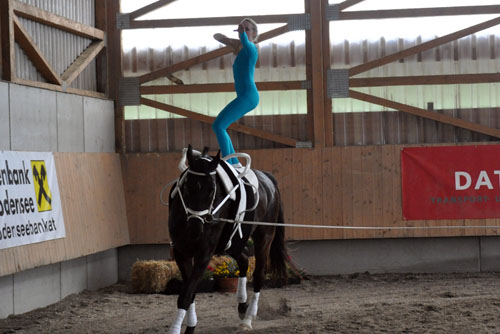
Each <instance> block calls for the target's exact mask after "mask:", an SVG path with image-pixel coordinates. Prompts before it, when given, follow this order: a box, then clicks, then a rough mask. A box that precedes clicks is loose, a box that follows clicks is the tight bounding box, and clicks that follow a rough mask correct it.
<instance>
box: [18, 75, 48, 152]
mask: <svg viewBox="0 0 500 334" xmlns="http://www.w3.org/2000/svg"><path fill="white" fill-rule="evenodd" d="M9 98H10V115H11V117H10V124H11V149H12V150H14V151H41V152H56V151H57V119H56V93H55V92H53V91H49V90H44V89H38V88H33V87H27V86H21V85H14V84H11V85H10V97H9Z"/></svg>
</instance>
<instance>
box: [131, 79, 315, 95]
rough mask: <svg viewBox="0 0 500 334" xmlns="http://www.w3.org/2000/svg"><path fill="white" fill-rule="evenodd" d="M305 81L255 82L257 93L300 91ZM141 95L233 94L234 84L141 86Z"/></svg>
mask: <svg viewBox="0 0 500 334" xmlns="http://www.w3.org/2000/svg"><path fill="white" fill-rule="evenodd" d="M305 82H306V81H266V82H257V83H256V85H257V89H258V90H259V91H269V90H301V89H305V88H304V83H305ZM139 90H140V92H141V94H145V95H148V94H191V93H220V92H226V93H227V92H234V83H214V84H198V85H164V86H141V87H139Z"/></svg>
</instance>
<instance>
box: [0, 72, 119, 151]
mask: <svg viewBox="0 0 500 334" xmlns="http://www.w3.org/2000/svg"><path fill="white" fill-rule="evenodd" d="M0 149H1V150H12V151H35V152H115V131H114V102H113V101H111V100H103V99H97V98H92V97H86V96H80V95H74V94H66V93H61V92H55V91H50V90H46V89H39V88H34V87H28V86H22V85H16V84H11V83H7V82H2V81H0Z"/></svg>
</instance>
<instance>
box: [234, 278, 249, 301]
mask: <svg viewBox="0 0 500 334" xmlns="http://www.w3.org/2000/svg"><path fill="white" fill-rule="evenodd" d="M236 298H237V299H238V303H246V302H247V278H246V277H239V278H238V290H237V291H236Z"/></svg>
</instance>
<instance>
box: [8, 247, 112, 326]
mask: <svg viewBox="0 0 500 334" xmlns="http://www.w3.org/2000/svg"><path fill="white" fill-rule="evenodd" d="M117 259H118V257H117V250H116V249H111V250H108V251H105V252H101V253H96V254H92V255H89V256H86V257H81V258H78V259H73V260H70V261H65V262H60V263H56V264H52V265H48V266H43V267H39V268H35V269H30V270H26V271H23V272H20V273H17V274H14V275H8V276H3V277H0V319H2V318H6V317H7V316H9V315H10V314H20V313H24V312H28V311H31V310H33V309H35V308H38V307H44V306H47V305H50V304H53V303H56V302H58V301H60V300H61V299H63V298H65V297H66V296H68V295H70V294H73V293H79V292H81V291H83V290H85V289H89V290H96V289H99V288H101V287H105V286H109V285H111V284H114V283H116V282H117V280H118V260H117Z"/></svg>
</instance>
